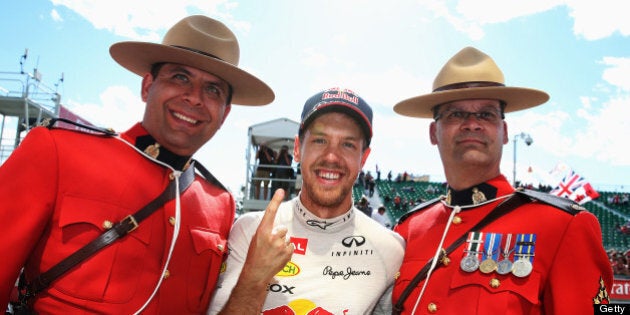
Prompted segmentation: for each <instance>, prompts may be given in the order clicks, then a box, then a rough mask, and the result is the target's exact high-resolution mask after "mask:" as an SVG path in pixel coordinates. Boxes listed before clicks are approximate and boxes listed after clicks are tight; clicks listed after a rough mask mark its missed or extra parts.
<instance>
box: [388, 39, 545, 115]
mask: <svg viewBox="0 0 630 315" xmlns="http://www.w3.org/2000/svg"><path fill="white" fill-rule="evenodd" d="M466 99H496V100H500V101H502V102H504V103H505V104H506V107H505V112H506V113H508V112H514V111H518V110H522V109H526V108H530V107H534V106H538V105H540V104H543V103H545V102H547V101H548V100H549V95H548V94H547V93H545V92H543V91H540V90H536V89H530V88H522V87H509V86H505V79H504V77H503V72H502V71H501V69H499V67H498V66H497V64H496V63H495V62H494V60H492V58H491V57H490V56H488V55H486V54H485V53H483V52H481V51H479V50H478V49H476V48H473V47H466V48H464V49H462V50H460V51H459V52H458V53H457V54H455V56H453V57H452V58H451V59H450V60H449V61H448V62H447V63H446V64H445V65H444V67H442V70H441V71H440V72H439V73H438V75H437V77H436V78H435V81H433V92H432V93H429V94H425V95H420V96H416V97H412V98H409V99H406V100H404V101H401V102H399V103H398V104H396V105H395V106H394V111H395V112H396V113H398V114H401V115H403V116H410V117H420V118H433V108H434V107H435V106H437V105H441V104H445V103H449V102H453V101H458V100H466Z"/></svg>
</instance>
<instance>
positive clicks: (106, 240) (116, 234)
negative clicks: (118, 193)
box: [20, 166, 195, 299]
mask: <svg viewBox="0 0 630 315" xmlns="http://www.w3.org/2000/svg"><path fill="white" fill-rule="evenodd" d="M194 179H195V168H194V167H193V166H190V167H188V169H187V170H186V171H185V172H183V173H182V174H181V176H180V179H179V193H180V194H181V193H183V192H184V191H185V190H186V189H187V188H188V187H189V186H190V184H191V183H192V182H193V180H194ZM176 194H177V191H176V188H175V181H171V183H170V184H169V185H168V186H167V187H166V189H165V190H164V191H163V192H162V193H161V194H160V195H159V196H158V197H157V198H155V199H153V200H151V201H150V202H149V203H148V204H147V205H145V206H144V207H142V209H140V210H138V211H136V212H135V213H134V214H130V215H128V216H127V217H125V218H124V219H123V220H121V221H120V222H118V223H116V224H115V225H114V226H113V227H112V228H111V229H109V230H107V231H105V232H104V233H103V234H101V235H100V236H99V237H97V238H96V239H94V240H93V241H91V242H90V243H88V244H87V245H85V246H83V247H82V248H80V249H79V250H77V251H76V252H74V253H72V254H71V255H70V256H68V257H66V258H65V259H63V260H62V261H60V262H59V263H57V264H56V265H54V266H53V267H51V268H50V269H48V270H47V271H46V272H44V273H42V274H40V275H39V277H37V278H36V279H34V280H33V281H32V282H31V283H29V284H26V285H25V286H23V288H24V289H25V292H20V293H22V294H23V295H24V296H25V298H27V299H28V298H29V297H33V296H35V294H37V293H39V292H41V291H42V290H44V289H46V288H47V287H48V286H49V285H50V284H51V283H52V282H53V281H54V280H56V279H57V278H59V277H60V276H61V275H63V274H64V273H66V272H67V271H69V270H70V269H72V268H73V267H74V266H76V265H77V264H79V263H80V262H82V261H84V260H85V259H87V258H88V257H90V256H92V255H93V254H95V253H96V252H98V251H99V250H101V249H102V248H104V247H106V246H107V245H110V244H111V243H113V242H114V241H115V240H117V239H118V238H120V237H123V236H125V235H127V234H129V233H130V232H132V231H133V230H135V229H136V228H138V225H139V224H140V222H142V221H143V220H144V219H146V218H147V217H148V216H149V215H151V214H152V213H153V212H155V210H157V209H158V208H160V207H161V206H162V205H163V204H164V203H166V202H167V201H168V200H171V199H173V198H174V197H175V195H176ZM20 291H23V290H20Z"/></svg>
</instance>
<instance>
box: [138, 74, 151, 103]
mask: <svg viewBox="0 0 630 315" xmlns="http://www.w3.org/2000/svg"><path fill="white" fill-rule="evenodd" d="M151 85H153V75H151V73H147V74H145V75H144V77H142V85H141V87H140V95H141V96H142V101H143V102H146V101H147V98H148V96H149V88H151Z"/></svg>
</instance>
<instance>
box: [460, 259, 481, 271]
mask: <svg viewBox="0 0 630 315" xmlns="http://www.w3.org/2000/svg"><path fill="white" fill-rule="evenodd" d="M459 266H460V267H461V268H462V270H464V271H466V272H473V271H475V270H477V268H479V259H478V258H477V256H476V255H475V256H473V255H468V256H466V257H464V259H462V261H461V262H460V263H459Z"/></svg>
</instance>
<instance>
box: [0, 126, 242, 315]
mask: <svg viewBox="0 0 630 315" xmlns="http://www.w3.org/2000/svg"><path fill="white" fill-rule="evenodd" d="M144 134H146V131H144V129H143V128H142V127H141V126H140V125H139V124H138V125H136V126H134V127H133V128H132V129H131V130H129V131H128V132H126V133H125V134H123V135H122V136H121V137H122V138H123V139H125V140H126V141H127V142H130V143H133V142H134V140H135V138H136V137H137V136H139V135H144ZM170 173H172V171H171V170H170V169H168V168H166V167H164V166H161V165H159V164H157V163H155V162H154V161H151V160H150V159H149V158H147V157H145V156H144V155H141V154H139V153H138V152H137V151H136V150H134V149H133V148H132V147H130V146H129V145H127V144H125V143H124V142H123V141H121V140H120V139H116V138H115V137H111V136H99V135H91V134H85V133H81V132H76V131H68V130H62V129H52V130H49V129H46V128H43V127H38V128H35V129H33V130H31V131H30V132H29V134H28V136H27V137H26V138H25V140H24V141H23V143H22V144H21V145H20V146H19V147H18V148H17V149H16V150H15V151H14V152H13V154H12V155H11V157H10V158H9V159H8V160H7V161H6V162H5V163H4V165H2V167H0V180H1V181H2V184H0V219H1V220H2V222H5V223H6V224H5V226H4V227H3V229H2V234H3V235H2V237H1V238H0V256H2V259H3V263H2V268H0V305H6V304H7V299H8V297H9V294H10V292H11V289H12V288H13V286H14V284H15V281H16V278H17V276H18V274H19V272H20V269H21V268H22V266H25V268H26V269H25V270H26V274H27V275H28V276H27V277H28V278H30V279H33V278H34V277H35V276H36V275H38V274H40V273H42V272H44V271H46V270H48V269H49V268H51V267H52V266H54V265H55V264H57V263H58V262H59V261H60V260H62V259H64V258H66V257H67V256H69V255H70V254H72V253H73V252H75V251H76V250H78V249H79V248H81V247H82V246H84V245H85V244H87V243H88V242H90V241H91V240H93V239H95V238H96V237H98V236H99V235H100V234H101V233H103V231H104V227H103V224H104V222H105V221H110V222H113V223H116V222H118V221H120V220H122V219H123V218H125V217H126V216H127V215H129V214H133V213H134V212H135V211H137V210H138V209H140V208H142V207H143V206H144V205H145V204H147V203H148V202H149V201H151V200H153V199H154V198H155V197H157V196H158V195H159V194H160V193H161V192H162V191H163V190H164V189H165V188H166V187H167V185H168V184H169V174H170ZM174 217H175V200H171V201H168V202H167V203H166V204H165V205H164V206H163V207H161V208H160V209H158V210H157V211H155V212H154V213H153V214H152V215H151V216H149V217H148V218H147V219H146V220H145V221H143V222H141V223H140V226H139V228H137V229H136V230H134V231H133V232H131V233H130V234H128V235H126V236H125V237H123V238H121V239H118V240H116V241H115V242H114V243H113V244H112V245H110V246H108V247H105V248H104V249H101V250H100V251H99V252H98V253H96V254H95V255H94V256H92V257H90V258H88V259H87V260H85V261H84V262H82V263H81V264H80V265H78V266H77V267H75V268H74V269H72V270H71V271H69V272H68V273H66V274H65V275H63V276H62V277H60V278H59V279H58V280H56V281H55V282H53V283H52V285H51V286H50V287H49V288H48V289H47V290H45V291H44V292H42V293H40V294H38V295H37V297H36V300H35V303H34V306H35V309H36V310H37V311H39V312H41V313H56V314H84V313H108V314H131V313H133V312H135V311H136V310H138V309H139V308H140V307H141V306H142V305H143V304H144V303H145V301H146V300H147V299H148V298H149V296H150V295H151V293H152V291H153V290H154V288H155V286H156V284H157V282H158V280H159V278H160V276H161V273H162V268H163V267H164V263H165V261H166V255H167V253H168V250H169V247H170V244H171V239H172V236H173V229H174V226H173V224H174ZM233 220H234V200H233V198H232V195H231V194H230V193H229V192H227V191H225V190H224V189H223V188H221V187H219V186H216V185H213V184H211V183H209V182H208V181H206V180H204V179H203V178H202V177H201V176H199V175H196V178H195V180H194V182H193V183H192V184H191V186H190V187H189V188H188V190H186V191H185V192H184V193H183V194H182V195H181V227H180V232H179V237H178V239H177V243H176V246H175V249H174V252H173V255H172V258H171V261H170V264H169V266H168V272H167V273H166V276H165V279H164V281H163V283H162V285H161V287H160V290H159V292H158V293H157V295H156V296H155V298H154V299H153V300H152V301H151V303H150V305H149V306H148V307H147V308H146V309H145V311H144V313H145V314H158V313H160V314H193V313H194V314H199V313H204V312H205V310H206V308H207V306H208V303H209V299H210V297H211V296H212V292H213V289H214V287H215V282H216V279H217V276H218V274H219V268H220V265H221V262H222V260H223V256H224V254H225V249H226V246H225V244H226V240H227V236H228V233H229V230H230V228H231V226H232V222H233Z"/></svg>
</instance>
